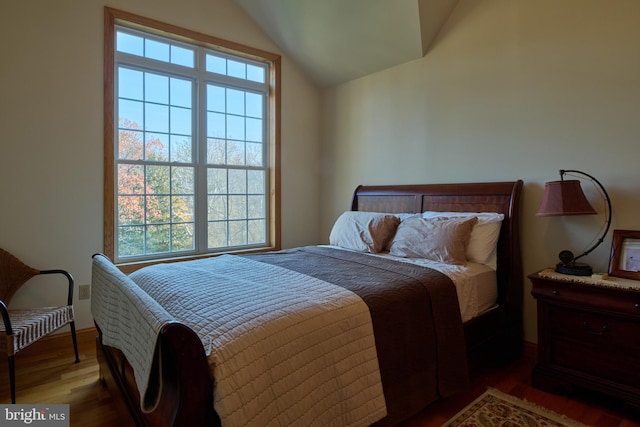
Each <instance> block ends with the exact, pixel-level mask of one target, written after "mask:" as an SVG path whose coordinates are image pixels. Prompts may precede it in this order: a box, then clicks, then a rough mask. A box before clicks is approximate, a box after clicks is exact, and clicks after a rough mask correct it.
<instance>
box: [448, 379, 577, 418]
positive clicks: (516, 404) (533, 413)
mask: <svg viewBox="0 0 640 427" xmlns="http://www.w3.org/2000/svg"><path fill="white" fill-rule="evenodd" d="M552 426H553V427H586V426H585V425H584V424H581V423H579V422H577V421H574V420H571V419H569V418H567V417H565V416H564V415H560V414H556V413H555V412H552V411H550V410H548V409H545V408H543V407H541V406H538V405H535V404H533V403H531V402H527V401H525V400H520V399H518V398H517V397H513V396H510V395H508V394H505V393H503V392H501V391H500V390H497V389H494V388H489V389H487V391H485V392H484V394H483V395H482V396H480V397H478V398H477V399H476V400H474V401H473V402H471V403H470V404H469V405H467V407H466V408H464V409H463V410H462V411H460V412H458V413H457V414H456V415H455V416H454V417H453V418H451V420H449V421H448V422H447V423H446V424H444V425H443V427H552Z"/></svg>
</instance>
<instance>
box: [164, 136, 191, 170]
mask: <svg viewBox="0 0 640 427" xmlns="http://www.w3.org/2000/svg"><path fill="white" fill-rule="evenodd" d="M170 141H171V146H170V150H169V152H170V155H171V159H170V161H172V162H180V163H192V162H193V155H192V145H191V144H192V142H191V138H189V137H187V136H182V135H180V136H176V135H171V136H170Z"/></svg>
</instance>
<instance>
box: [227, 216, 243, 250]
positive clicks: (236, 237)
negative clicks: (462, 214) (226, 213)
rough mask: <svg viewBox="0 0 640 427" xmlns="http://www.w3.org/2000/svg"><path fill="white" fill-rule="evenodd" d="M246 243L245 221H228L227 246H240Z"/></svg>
mask: <svg viewBox="0 0 640 427" xmlns="http://www.w3.org/2000/svg"><path fill="white" fill-rule="evenodd" d="M246 244H247V222H246V221H230V222H229V246H241V245H246Z"/></svg>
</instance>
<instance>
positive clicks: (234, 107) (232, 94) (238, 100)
mask: <svg viewBox="0 0 640 427" xmlns="http://www.w3.org/2000/svg"><path fill="white" fill-rule="evenodd" d="M227 113H230V114H238V115H244V92H242V91H240V90H234V89H227Z"/></svg>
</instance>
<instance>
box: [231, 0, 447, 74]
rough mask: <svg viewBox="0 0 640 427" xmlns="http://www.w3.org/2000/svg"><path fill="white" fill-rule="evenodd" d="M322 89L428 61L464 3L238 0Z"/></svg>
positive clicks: (435, 0)
mask: <svg viewBox="0 0 640 427" xmlns="http://www.w3.org/2000/svg"><path fill="white" fill-rule="evenodd" d="M234 1H235V2H236V3H237V4H238V5H239V6H240V7H242V8H243V9H244V10H245V12H246V13H247V14H248V15H249V16H250V17H251V18H252V19H253V20H254V21H255V22H256V23H257V24H258V25H259V26H260V27H261V28H262V29H263V31H264V32H265V33H266V34H267V35H269V36H270V37H271V38H272V39H273V41H274V42H275V43H276V44H277V45H278V46H280V49H282V51H283V52H285V54H286V55H288V56H289V57H291V58H292V60H293V61H294V62H296V63H297V64H298V65H299V66H300V67H301V68H302V69H303V70H304V71H305V72H306V74H307V75H308V76H309V77H310V78H311V79H312V80H313V81H314V82H315V83H316V84H317V85H318V86H320V87H329V86H334V85H337V84H340V83H344V82H347V81H349V80H353V79H356V78H358V77H362V76H365V75H367V74H371V73H374V72H376V71H380V70H384V69H386V68H389V67H393V66H395V65H399V64H402V63H405V62H407V61H412V60H414V59H418V58H421V57H423V56H424V55H425V54H426V53H427V51H428V50H429V47H430V46H431V43H432V42H433V40H434V39H435V38H436V36H437V34H438V32H439V31H440V28H442V25H443V24H444V23H445V22H446V20H447V18H448V17H449V14H450V13H451V11H452V10H453V8H454V7H455V6H456V4H457V3H458V0H234Z"/></svg>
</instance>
